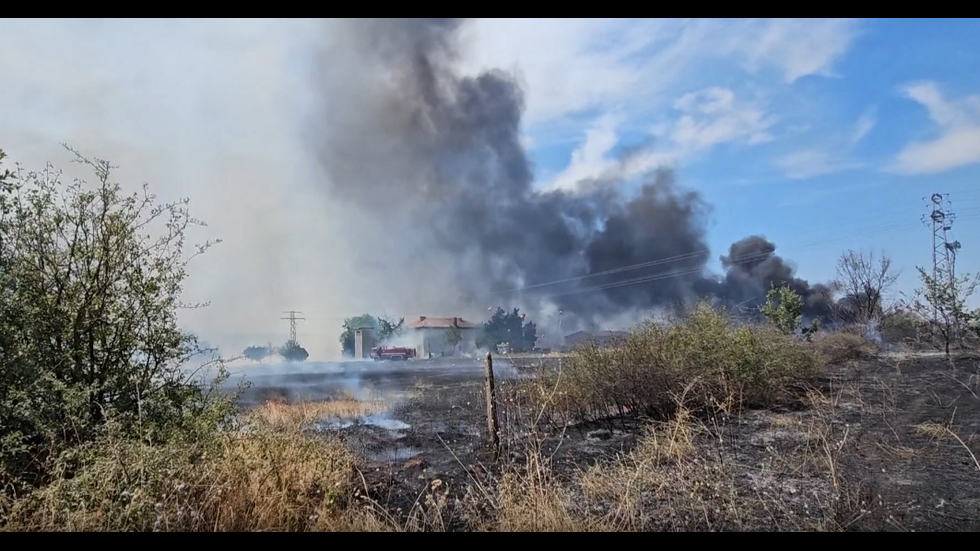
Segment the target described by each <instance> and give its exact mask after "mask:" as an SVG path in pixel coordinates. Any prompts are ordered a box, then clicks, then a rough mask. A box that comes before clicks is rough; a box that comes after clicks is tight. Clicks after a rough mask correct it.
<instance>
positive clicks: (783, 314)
mask: <svg viewBox="0 0 980 551" xmlns="http://www.w3.org/2000/svg"><path fill="white" fill-rule="evenodd" d="M759 310H760V311H761V312H762V315H763V316H765V317H766V319H767V320H769V323H771V324H773V325H774V326H775V327H776V328H777V329H779V330H780V331H782V332H783V333H786V334H787V335H791V334H793V333H796V331H797V330H798V329H799V328H800V325H801V324H802V321H803V298H802V297H800V295H798V294H797V293H796V292H795V291H793V289H791V288H790V287H789V286H788V285H784V286H782V287H776V286H775V285H773V286H772V287H771V288H770V289H769V292H768V293H767V294H766V302H765V304H763V305H762V306H760V307H759Z"/></svg>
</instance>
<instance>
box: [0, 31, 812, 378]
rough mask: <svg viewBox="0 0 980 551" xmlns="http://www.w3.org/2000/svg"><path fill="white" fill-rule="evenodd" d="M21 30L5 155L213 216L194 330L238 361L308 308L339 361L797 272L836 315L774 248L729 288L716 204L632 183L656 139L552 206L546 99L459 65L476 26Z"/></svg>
mask: <svg viewBox="0 0 980 551" xmlns="http://www.w3.org/2000/svg"><path fill="white" fill-rule="evenodd" d="M0 25H2V26H0V30H2V32H3V33H4V36H5V37H9V39H8V40H9V42H10V43H16V44H18V48H5V49H0V71H2V73H3V74H4V75H5V78H6V79H7V81H6V82H5V85H4V87H3V88H0V124H2V127H0V130H2V135H0V139H3V140H4V141H3V142H0V147H3V148H4V149H5V150H7V151H8V153H9V154H10V156H11V160H17V161H21V162H23V163H25V164H26V165H28V166H29V167H31V168H38V167H40V166H42V164H43V163H44V162H46V161H51V162H54V163H56V164H57V165H58V166H59V167H62V168H65V169H66V172H67V174H69V175H75V174H76V173H77V171H76V168H77V167H73V166H69V165H68V164H67V162H66V160H67V156H66V155H65V154H64V153H62V152H60V151H59V150H58V149H57V145H56V144H57V143H58V142H67V143H69V144H70V145H72V146H74V147H76V148H78V149H80V150H81V151H82V153H85V154H88V155H91V156H97V157H102V158H106V159H109V160H110V161H112V162H113V164H116V165H119V166H120V170H119V171H118V172H117V177H118V179H119V180H120V181H121V182H123V183H124V185H127V186H131V187H132V188H135V187H136V186H138V185H139V184H140V183H142V182H144V181H145V182H148V183H149V184H150V186H151V188H152V190H154V191H156V192H157V193H158V194H159V195H160V196H161V199H164V200H171V199H175V198H177V197H179V196H188V197H190V199H191V205H190V206H191V210H192V213H193V214H194V215H195V216H197V217H199V218H201V219H204V220H205V221H207V222H208V223H209V224H210V228H209V229H208V230H207V231H203V232H198V233H196V234H195V235H194V236H193V237H196V238H197V240H200V239H203V238H205V237H209V238H221V239H223V240H224V242H223V243H222V244H221V245H219V246H218V247H216V248H214V249H213V250H212V251H210V252H209V253H208V254H207V255H206V256H205V257H203V258H201V259H199V260H197V261H195V262H194V264H192V267H191V279H190V280H189V281H188V286H187V294H188V301H189V302H196V301H210V302H211V306H210V307H209V308H206V309H203V310H198V311H191V312H186V313H184V314H183V316H184V317H183V320H184V321H185V323H186V324H187V325H188V327H190V328H192V329H194V330H195V331H197V332H199V333H200V334H201V335H202V337H203V338H205V339H206V340H208V341H210V342H212V343H214V344H215V345H217V346H220V347H221V349H222V350H223V351H225V352H226V353H234V352H237V351H238V350H241V349H243V348H244V347H245V346H247V345H265V344H266V343H267V342H269V341H273V343H274V344H280V343H281V342H282V341H284V340H285V337H286V330H287V328H288V325H287V322H285V321H283V320H280V319H279V318H280V317H281V316H282V311H284V310H290V309H296V310H301V311H303V312H304V314H305V317H306V318H307V320H306V321H304V322H300V325H299V340H300V342H301V343H302V344H303V346H304V347H305V348H307V349H308V350H309V351H310V353H311V359H319V358H325V357H331V356H336V355H338V353H339V343H338V342H337V337H338V335H339V333H340V330H341V329H340V325H341V323H342V320H343V318H344V317H350V316H355V315H359V314H362V313H365V312H370V313H372V314H375V315H383V314H387V315H391V316H401V315H404V316H405V317H406V321H411V319H412V318H413V317H414V316H417V315H429V316H457V315H458V316H463V317H465V318H467V319H470V320H472V321H476V322H479V321H482V319H483V318H484V317H485V316H486V311H487V308H488V307H495V306H503V307H505V308H508V307H513V306H517V307H520V308H521V309H522V310H524V311H527V312H528V313H529V314H531V316H532V318H534V319H535V321H537V322H538V326H539V328H540V330H541V332H543V333H552V331H550V330H549V329H548V328H549V327H554V326H553V325H552V323H553V319H554V318H553V316H554V313H555V312H556V311H557V310H558V309H563V310H564V311H565V329H567V330H568V331H571V330H574V329H575V328H576V326H581V327H585V326H587V325H588V324H589V323H591V322H595V323H597V324H598V323H601V324H603V325H607V326H608V325H609V323H613V322H609V321H608V320H617V323H618V322H625V321H628V320H630V319H633V318H635V316H634V313H636V314H639V313H646V312H649V311H651V310H653V309H657V308H661V307H666V306H669V305H671V304H672V303H674V302H676V301H679V300H687V299H690V298H693V297H695V296H698V295H711V296H714V297H717V298H719V299H723V300H726V301H730V302H733V303H741V302H744V301H751V300H753V299H755V300H758V299H760V298H762V295H763V294H764V292H765V290H766V289H767V288H768V285H769V283H770V281H779V280H783V279H789V280H792V281H793V285H794V286H795V287H796V288H797V289H798V290H799V291H801V292H802V293H803V294H804V295H805V296H807V297H808V305H809V308H810V312H811V313H817V314H818V313H820V312H821V311H822V309H823V308H824V303H823V302H822V301H821V298H820V296H821V289H820V288H816V289H814V288H811V286H809V285H808V284H807V283H806V282H805V281H802V280H797V279H795V277H794V274H793V270H792V269H791V268H790V267H789V266H788V265H787V264H786V263H785V262H784V261H783V260H781V259H780V258H779V257H776V256H774V255H772V254H768V253H772V250H773V246H772V244H771V243H768V242H766V241H765V240H762V239H761V238H756V237H751V238H748V239H746V240H743V241H739V242H737V243H735V244H734V245H733V246H732V249H731V250H730V251H716V252H714V253H713V254H716V255H717V254H719V253H724V254H726V255H727V256H730V257H732V258H734V261H735V262H736V263H734V264H729V265H727V266H726V268H727V273H725V274H720V275H718V276H717V277H715V276H712V275H710V274H706V273H705V272H704V267H705V265H706V262H707V261H708V260H709V259H710V255H709V254H707V252H706V250H707V248H708V247H707V243H706V238H705V227H706V220H707V217H708V216H709V214H710V207H709V205H707V204H705V201H704V200H703V199H702V198H701V197H700V196H699V195H698V194H697V193H695V192H692V191H687V190H684V189H683V188H682V187H680V186H679V184H678V180H681V181H682V180H683V175H682V174H681V175H680V176H678V175H676V174H674V173H673V172H671V171H670V170H667V169H660V170H655V171H652V172H650V173H648V174H646V175H644V176H643V177H641V178H639V179H635V178H629V179H626V178H622V177H621V175H622V174H626V173H628V172H630V171H628V170H627V168H628V167H629V166H630V163H631V162H632V159H633V158H634V156H635V155H637V154H638V153H640V152H642V151H645V148H640V149H637V150H634V151H632V152H627V153H625V154H623V155H622V156H621V159H620V163H621V165H620V166H619V167H616V168H614V169H613V170H610V171H608V172H607V173H606V175H605V176H604V177H603V178H601V179H596V180H590V181H585V182H581V183H579V185H578V186H577V188H576V189H574V190H572V191H555V192H548V193H542V192H539V191H537V190H536V187H535V185H534V184H535V182H534V178H533V170H532V168H533V167H532V166H531V164H530V162H529V160H528V155H527V153H526V152H525V149H524V147H523V145H522V141H521V130H522V117H523V116H524V107H525V94H526V92H527V90H525V89H522V86H521V85H519V83H518V80H517V79H516V77H515V76H514V75H512V74H510V73H508V72H503V71H497V70H489V71H484V72H481V73H476V72H475V71H473V70H467V71H465V72H464V71H463V70H462V69H461V68H460V65H461V59H462V58H463V57H464V56H465V54H466V53H467V52H466V50H467V47H468V43H467V37H468V34H467V33H466V29H467V26H468V25H470V23H468V22H466V21H461V20H334V21H253V20H210V21H163V20H161V21H146V22H132V21H119V20H104V21H87V20H86V21H83V20H79V21H70V22H64V21H62V22H58V21H48V20H41V21H34V22H31V23H30V25H29V26H28V25H25V24H24V23H23V22H20V23H0ZM25 29H29V30H25ZM178 38H179V39H178ZM66 42H67V43H68V44H70V45H72V46H73V47H67V48H65V47H64V45H65V44H66ZM28 54H29V55H28ZM219 59H220V60H228V59H231V60H234V61H233V62H228V61H222V62H219V61H218V60H219ZM175 60H176V61H175ZM620 169H621V170H620ZM755 253H767V254H761V255H757V256H752V255H754V254H755ZM685 255H686V256H685ZM746 255H748V256H746ZM678 257H679V258H678ZM666 258H673V259H674V261H671V262H666V263H660V264H655V265H649V264H648V265H647V266H646V267H642V268H640V269H634V270H626V271H617V272H613V273H608V272H610V271H612V270H619V269H620V268H623V267H625V266H630V265H635V264H638V263H650V262H651V261H657V260H661V259H666ZM746 259H748V260H749V262H744V260H746ZM664 273H672V274H674V276H673V277H667V278H661V279H654V280H649V281H646V282H641V283H638V284H630V285H620V286H612V285H616V284H617V283H621V282H625V281H632V282H634V283H635V281H636V280H637V279H642V278H645V277H646V278H655V277H657V275H658V274H664ZM590 274H599V275H594V276H592V277H583V276H589V275H590ZM555 281H559V282H560V283H558V284H554V285H545V284H548V283H552V282H555ZM520 287H523V288H524V291H521V292H507V291H508V290H511V289H514V288H520Z"/></svg>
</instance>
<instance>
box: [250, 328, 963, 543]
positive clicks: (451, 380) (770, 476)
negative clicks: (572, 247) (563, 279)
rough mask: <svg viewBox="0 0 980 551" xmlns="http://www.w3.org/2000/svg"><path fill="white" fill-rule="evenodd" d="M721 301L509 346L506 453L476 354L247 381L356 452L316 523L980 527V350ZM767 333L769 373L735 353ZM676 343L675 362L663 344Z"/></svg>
mask: <svg viewBox="0 0 980 551" xmlns="http://www.w3.org/2000/svg"><path fill="white" fill-rule="evenodd" d="M712 316H718V314H705V313H702V314H701V318H700V319H699V318H698V316H697V315H695V316H694V318H695V321H692V322H688V323H687V324H686V325H685V326H684V328H683V330H681V332H678V333H674V334H666V333H657V332H656V331H657V330H655V329H651V328H647V329H645V330H641V331H639V332H638V333H636V334H634V335H633V336H632V337H630V339H628V340H627V341H625V342H623V343H621V344H618V345H614V346H612V347H609V348H591V349H590V348H585V349H581V350H579V351H577V352H575V353H573V354H571V355H568V356H565V357H561V358H558V357H549V358H545V357H541V358H531V357H527V358H523V359H522V360H521V361H520V362H517V364H518V365H517V366H512V365H510V362H507V361H504V360H497V365H499V366H500V372H501V373H502V376H500V377H499V379H498V381H497V387H496V392H497V399H496V400H497V404H498V408H499V409H498V419H499V430H500V436H501V443H500V446H501V452H500V456H499V458H497V459H496V460H495V459H494V457H493V454H492V453H491V450H490V448H489V447H488V446H489V442H490V441H489V439H488V437H487V415H486V400H485V389H484V381H483V370H482V369H483V368H482V366H481V365H480V363H479V362H476V361H460V360H457V361H456V362H455V363H456V365H453V362H450V361H442V362H427V361H419V362H400V363H399V364H398V365H397V366H393V365H389V364H383V363H382V364H366V363H361V364H360V365H354V364H350V365H347V366H334V367H333V369H334V371H333V372H332V373H321V374H316V373H313V372H312V371H313V369H310V370H309V372H304V373H302V374H293V375H288V374H283V375H276V376H271V375H270V376H266V377H269V378H268V379H265V380H263V379H262V377H261V376H257V375H256V376H252V377H250V379H252V380H253V381H255V383H256V384H255V385H254V386H252V387H251V388H250V389H248V390H247V391H246V392H245V394H244V395H243V396H242V401H243V405H244V406H245V408H246V409H247V410H248V411H249V412H250V413H249V414H248V415H249V416H250V418H252V419H258V420H260V423H261V424H264V425H265V426H270V427H277V430H287V429H289V430H298V431H300V433H301V434H304V435H306V437H308V438H313V439H315V440H317V441H321V442H324V443H326V442H330V443H332V445H339V446H342V448H343V449H346V450H348V451H349V453H351V454H353V455H352V457H353V458H354V459H352V460H351V461H352V463H351V464H352V465H353V470H352V471H351V476H352V477H353V478H352V482H351V486H350V489H349V491H350V492H352V494H351V496H350V498H349V499H350V501H347V502H346V504H345V509H344V510H343V512H338V513H335V515H334V516H333V517H331V518H332V520H331V521H330V523H329V525H323V524H316V523H304V525H303V529H331V530H332V529H340V530H362V529H363V530H378V529H385V530H426V531H431V530H437V531H442V530H452V531H460V530H462V531H469V530H492V531H501V530H503V531H552V530H559V531H623V530H631V531H632V530H642V531H649V530H766V531H768V530H807V531H808V530H819V531H826V530H832V531H837V530H847V531H853V530H858V531H863V530H895V531H910V530H914V531H922V530H976V529H978V528H980V521H978V520H977V519H978V518H980V490H978V488H980V486H978V484H977V482H978V481H980V462H978V461H977V458H976V455H975V454H976V453H977V452H976V451H974V450H977V449H978V448H977V443H976V437H975V435H976V433H977V431H980V398H978V393H980V363H978V362H977V361H976V359H971V358H970V357H965V358H962V359H959V360H956V359H953V360H950V359H946V358H944V357H943V356H941V355H938V356H937V355H930V354H922V353H911V354H904V355H903V354H895V353H885V352H882V351H881V350H880V348H878V346H877V345H876V344H874V343H871V342H868V341H866V340H865V339H864V337H863V336H862V335H860V333H859V332H854V333H837V334H827V335H824V336H822V337H821V338H819V339H817V341H816V342H814V343H804V342H798V341H793V342H790V341H788V340H785V339H784V338H783V337H782V336H780V335H776V334H774V333H769V332H766V331H765V330H764V329H760V328H756V329H752V330H751V331H750V333H744V334H743V333H739V331H741V330H739V329H725V326H724V325H719V326H715V327H710V326H711V324H714V323H722V324H723V320H721V319H719V318H717V317H712ZM698 324H702V325H698ZM709 331H711V332H713V331H720V333H721V335H722V338H716V339H715V341H714V342H713V343H711V342H707V343H706V342H705V341H706V340H707V337H708V333H707V332H709ZM726 331H729V332H730V334H729V335H728V336H729V337H733V338H735V339H736V341H727V340H726V339H725V338H724V336H725V333H726ZM699 332H704V333H699ZM696 333H697V334H696ZM740 334H741V335H743V336H742V337H738V335H740ZM750 336H751V337H752V338H754V339H756V341H755V342H754V344H751V345H749V344H740V343H741V341H739V340H738V339H740V338H749V337H750ZM692 337H697V339H696V340H691V341H688V340H686V339H690V338H692ZM766 339H769V342H766V341H765V340H766ZM695 343H696V345H695ZM707 345H711V346H710V347H709V346H707ZM741 346H749V347H750V349H743V350H741V352H740V351H739V347H741ZM777 346H778V347H780V348H779V349H778V350H777V349H776V348H775V347H777ZM751 347H760V348H758V349H757V350H756V352H758V351H761V350H763V349H768V350H769V351H770V353H771V354H772V355H771V357H769V358H768V359H767V360H765V362H764V365H763V364H759V365H757V366H755V368H758V369H760V370H763V371H764V373H761V372H760V373H755V374H751V373H741V374H740V373H737V372H734V371H731V370H733V369H736V368H737V367H738V366H739V365H741V366H742V367H741V369H749V368H750V366H748V365H746V364H744V363H741V362H745V361H747V360H748V358H750V356H751V354H752V353H753V350H752V349H751ZM651 348H652V349H653V350H651ZM712 350H713V351H712ZM668 353H669V354H673V355H674V360H673V362H672V366H671V367H669V368H668V367H667V365H666V364H663V363H658V360H657V359H656V357H655V356H656V355H657V354H668ZM680 353H685V354H689V355H691V356H688V357H685V356H680V355H677V354H680ZM739 353H741V354H746V355H747V356H745V357H743V358H739V357H736V355H737V354H739ZM712 365H714V366H716V368H715V367H710V366H712ZM362 366H363V367H362ZM321 369H323V368H322V367H321ZM662 369H670V370H671V371H672V372H671V373H664V372H663V371H662ZM763 374H764V375H765V380H762V379H758V378H757V376H759V375H763ZM515 375H522V376H515ZM345 385H346V386H345Z"/></svg>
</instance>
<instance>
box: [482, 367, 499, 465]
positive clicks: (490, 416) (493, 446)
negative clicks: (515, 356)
mask: <svg viewBox="0 0 980 551" xmlns="http://www.w3.org/2000/svg"><path fill="white" fill-rule="evenodd" d="M486 368H487V373H486V375H487V379H486V384H485V389H486V395H487V432H488V436H489V437H490V450H491V453H492V454H493V460H494V461H497V460H498V459H500V428H499V427H498V425H497V391H496V389H495V388H494V380H493V358H492V357H491V356H490V353H489V352H487V360H486Z"/></svg>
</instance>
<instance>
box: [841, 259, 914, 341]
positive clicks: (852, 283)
mask: <svg viewBox="0 0 980 551" xmlns="http://www.w3.org/2000/svg"><path fill="white" fill-rule="evenodd" d="M900 275H901V271H899V270H896V269H894V268H893V267H892V260H891V258H889V257H888V256H885V255H884V254H882V255H880V256H878V257H877V258H876V257H875V254H874V252H869V253H867V254H865V253H862V252H855V251H852V250H848V251H846V252H845V253H844V254H842V255H841V257H840V259H839V260H838V261H837V277H836V279H835V280H834V287H835V289H836V290H837V291H838V292H839V293H841V295H843V296H842V298H841V299H840V300H839V301H838V302H837V308H836V310H837V312H836V313H837V315H838V317H839V318H841V320H842V321H847V322H852V323H868V322H870V321H872V320H876V319H880V318H881V316H882V315H884V314H885V295H886V294H887V293H888V292H889V291H890V290H891V289H892V287H893V286H894V285H895V282H896V281H897V280H898V277H899V276H900Z"/></svg>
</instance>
